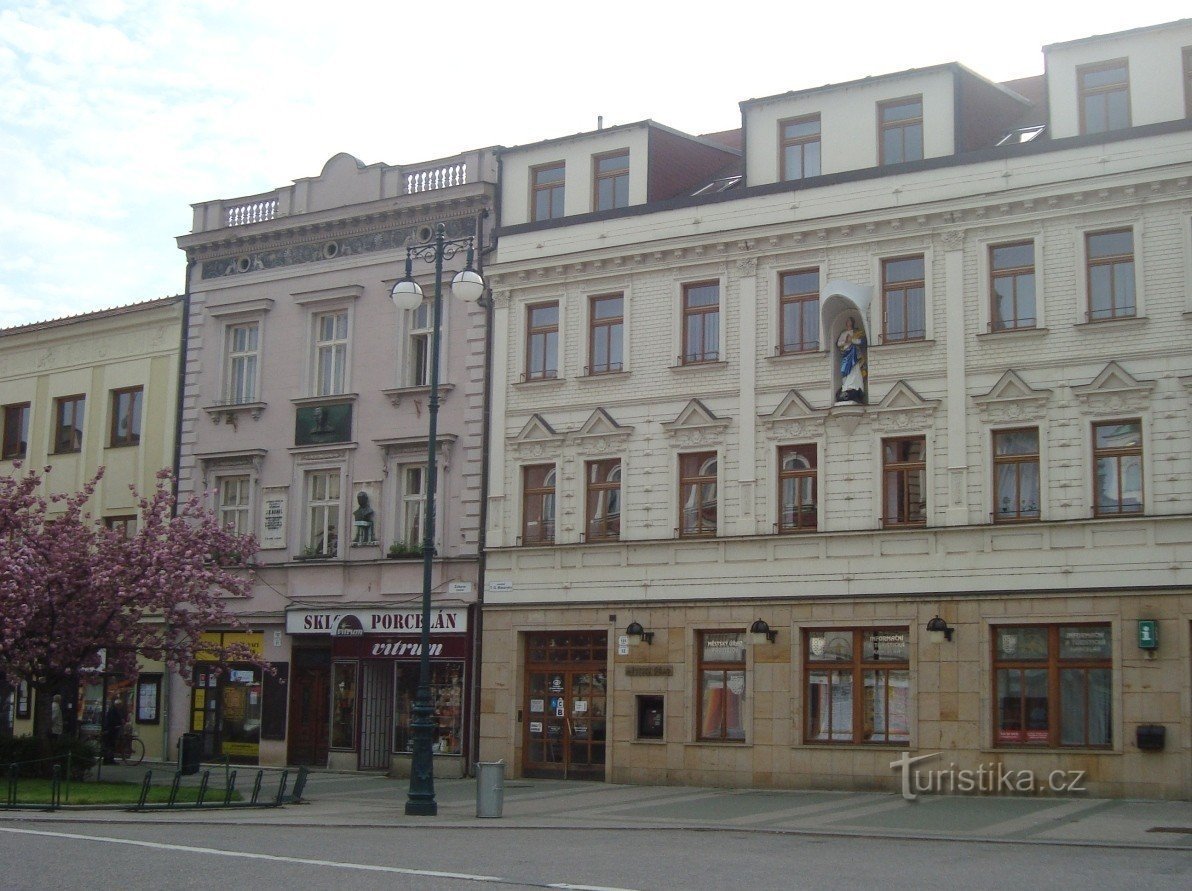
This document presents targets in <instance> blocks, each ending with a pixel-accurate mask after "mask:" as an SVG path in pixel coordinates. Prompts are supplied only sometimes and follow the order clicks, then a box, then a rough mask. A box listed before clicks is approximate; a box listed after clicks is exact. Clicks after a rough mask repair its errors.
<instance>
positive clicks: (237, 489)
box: [219, 475, 252, 535]
mask: <svg viewBox="0 0 1192 891" xmlns="http://www.w3.org/2000/svg"><path fill="white" fill-rule="evenodd" d="M251 493H252V488H251V486H250V485H249V479H248V476H247V475H245V476H224V477H220V479H219V525H220V526H222V527H223V528H224V529H227V530H229V531H230V532H234V533H235V534H236V535H247V534H248V532H249V525H248V508H249V499H250V497H251Z"/></svg>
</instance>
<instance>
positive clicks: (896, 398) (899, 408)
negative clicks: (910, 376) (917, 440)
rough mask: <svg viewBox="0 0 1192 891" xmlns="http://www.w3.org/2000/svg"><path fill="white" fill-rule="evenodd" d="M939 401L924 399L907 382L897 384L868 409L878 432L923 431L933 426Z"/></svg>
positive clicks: (901, 381)
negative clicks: (933, 418) (932, 420)
mask: <svg viewBox="0 0 1192 891" xmlns="http://www.w3.org/2000/svg"><path fill="white" fill-rule="evenodd" d="M939 404H940V401H939V400H938V399H924V398H923V397H922V396H920V395H919V394H918V393H917V392H915V388H914V387H912V386H911V385H910V384H908V383H907V382H906V381H903V380H900V381H897V382H895V384H894V386H892V387H891V388H890V392H888V393H887V394H886V396H885V398H884V399H882V401H881V402H880V403H878V404H877V405H874V406H870V407H869V408H868V409H867V412H866V413H867V414H868V415H869V417H870V418H871V419H872V422H873V426H874V428H875V429H877V430H883V431H890V430H916V429H918V430H921V429H924V428H926V427H928V426H930V425H931V419H932V416H933V415H934V414H935V410H936V409H937V408H938V407H939Z"/></svg>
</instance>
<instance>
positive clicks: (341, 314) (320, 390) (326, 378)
mask: <svg viewBox="0 0 1192 891" xmlns="http://www.w3.org/2000/svg"><path fill="white" fill-rule="evenodd" d="M347 372H348V313H347V310H338V311H336V312H325V313H320V314H319V315H317V316H315V392H314V395H316V396H336V395H339V394H340V393H343V392H344V391H345V389H346V387H347Z"/></svg>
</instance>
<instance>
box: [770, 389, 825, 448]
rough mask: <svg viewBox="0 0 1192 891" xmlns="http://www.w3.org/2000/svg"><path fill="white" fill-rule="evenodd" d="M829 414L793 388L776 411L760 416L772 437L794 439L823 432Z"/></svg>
mask: <svg viewBox="0 0 1192 891" xmlns="http://www.w3.org/2000/svg"><path fill="white" fill-rule="evenodd" d="M827 414H828V413H827V412H826V411H825V410H824V409H816V408H813V407H812V406H811V403H809V402H808V401H807V400H806V399H805V398H804V397H803V394H802V393H800V392H799V391H798V390H794V389H792V390H790V391H789V392H788V393H787V394H786V395H785V396H784V397H783V398H782V401H781V402H779V403H778V406H777V407H776V408H775V409H774V411H772V412H770V413H769V414H764V415H761V416H760V417H761V419H762V423H763V424H765V426H766V429H767V431H768V433H769V436H770V437H771V438H772V439H792V438H796V437H802V436H816V435H818V434H822V433H823V429H824V420H825V418H826V417H827Z"/></svg>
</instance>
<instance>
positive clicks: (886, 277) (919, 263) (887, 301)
mask: <svg viewBox="0 0 1192 891" xmlns="http://www.w3.org/2000/svg"><path fill="white" fill-rule="evenodd" d="M924 270H925V263H924V260H923V257H922V255H919V256H916V257H894V258H892V259H889V260H882V339H883V340H884V341H886V342H887V343H893V342H897V341H904V340H922V339H923V338H924V337H926V336H927V307H926V302H927V283H926V273H925V271H924Z"/></svg>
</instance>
